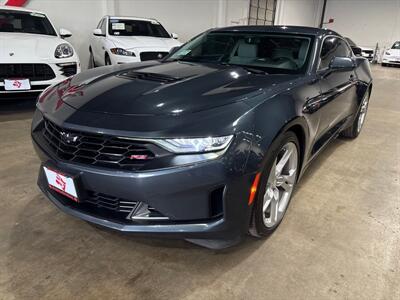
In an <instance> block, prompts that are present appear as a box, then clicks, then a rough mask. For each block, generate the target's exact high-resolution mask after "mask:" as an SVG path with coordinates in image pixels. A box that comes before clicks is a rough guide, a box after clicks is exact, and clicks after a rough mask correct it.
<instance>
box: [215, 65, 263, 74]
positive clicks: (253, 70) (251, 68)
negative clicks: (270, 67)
mask: <svg viewBox="0 0 400 300" xmlns="http://www.w3.org/2000/svg"><path fill="white" fill-rule="evenodd" d="M221 64H222V65H224V66H228V67H229V66H235V67H239V68H242V69H245V70H246V71H247V72H250V73H253V74H263V75H268V73H267V72H265V71H263V70H260V69H257V68H253V67H249V66H245V65H239V64H230V63H225V62H223V63H221Z"/></svg>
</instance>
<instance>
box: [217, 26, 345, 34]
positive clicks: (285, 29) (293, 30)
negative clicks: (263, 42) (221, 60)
mask: <svg viewBox="0 0 400 300" xmlns="http://www.w3.org/2000/svg"><path fill="white" fill-rule="evenodd" d="M211 31H212V32H218V31H224V32H227V31H228V32H271V33H290V34H308V35H315V36H319V35H323V36H324V35H331V34H333V35H337V36H341V35H340V34H338V33H337V32H335V31H333V30H330V29H325V28H316V27H306V26H285V25H279V26H276V25H275V26H271V25H245V26H229V27H222V28H214V29H212V30H211Z"/></svg>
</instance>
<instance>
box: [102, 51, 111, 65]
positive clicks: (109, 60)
mask: <svg viewBox="0 0 400 300" xmlns="http://www.w3.org/2000/svg"><path fill="white" fill-rule="evenodd" d="M104 64H105V65H106V66H111V65H112V63H111V59H110V57H109V56H108V54H107V53H106V56H105V58H104Z"/></svg>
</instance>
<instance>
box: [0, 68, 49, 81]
mask: <svg viewBox="0 0 400 300" xmlns="http://www.w3.org/2000/svg"><path fill="white" fill-rule="evenodd" d="M55 77H56V75H55V74H54V72H53V70H52V69H51V68H50V66H49V65H46V64H0V81H2V80H4V79H9V78H28V79H29V80H30V81H44V80H51V79H53V78H55Z"/></svg>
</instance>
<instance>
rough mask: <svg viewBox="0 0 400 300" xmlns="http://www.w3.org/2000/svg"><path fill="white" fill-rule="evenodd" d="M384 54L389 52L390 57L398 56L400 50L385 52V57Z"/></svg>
mask: <svg viewBox="0 0 400 300" xmlns="http://www.w3.org/2000/svg"><path fill="white" fill-rule="evenodd" d="M386 52H389V53H390V55H391V56H400V49H388V50H386V51H385V55H386Z"/></svg>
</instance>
